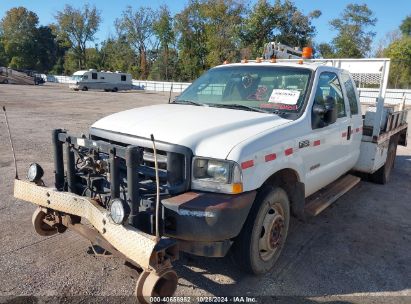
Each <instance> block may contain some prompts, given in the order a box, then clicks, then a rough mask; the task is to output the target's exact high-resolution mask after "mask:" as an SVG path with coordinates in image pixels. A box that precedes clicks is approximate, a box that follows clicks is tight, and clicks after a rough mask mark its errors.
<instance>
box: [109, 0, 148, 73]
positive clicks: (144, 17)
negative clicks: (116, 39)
mask: <svg viewBox="0 0 411 304" xmlns="http://www.w3.org/2000/svg"><path fill="white" fill-rule="evenodd" d="M155 18H156V14H155V12H154V11H153V10H152V9H151V8H149V7H140V8H139V9H137V10H136V11H134V10H133V9H132V7H131V6H128V7H127V8H126V10H125V11H123V13H122V16H121V18H119V19H117V20H116V22H115V26H116V29H117V33H118V34H119V36H124V37H125V38H126V41H127V42H128V43H129V44H130V46H131V47H132V48H134V49H135V50H137V52H138V56H139V59H140V76H141V78H142V79H146V78H147V76H148V74H149V67H148V66H147V62H148V61H147V49H148V48H150V47H152V45H153V42H152V40H151V39H152V37H153V34H154V31H153V24H154V20H155Z"/></svg>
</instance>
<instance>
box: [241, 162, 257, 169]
mask: <svg viewBox="0 0 411 304" xmlns="http://www.w3.org/2000/svg"><path fill="white" fill-rule="evenodd" d="M252 166H254V161H253V160H247V161H245V162H242V163H241V169H248V168H251V167H252Z"/></svg>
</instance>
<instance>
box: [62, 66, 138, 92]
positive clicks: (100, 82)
mask: <svg viewBox="0 0 411 304" xmlns="http://www.w3.org/2000/svg"><path fill="white" fill-rule="evenodd" d="M72 80H73V83H72V84H70V86H69V87H70V89H73V90H75V91H78V90H82V91H88V90H104V91H106V92H109V91H111V92H117V91H120V90H131V89H132V88H133V84H132V80H131V75H130V74H127V73H122V72H119V71H116V72H106V71H101V72H98V71H97V70H93V69H90V70H88V71H77V72H75V73H74V74H73V76H72Z"/></svg>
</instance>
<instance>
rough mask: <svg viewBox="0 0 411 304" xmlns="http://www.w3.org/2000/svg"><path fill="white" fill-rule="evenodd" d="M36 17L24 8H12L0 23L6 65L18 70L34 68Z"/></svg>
mask: <svg viewBox="0 0 411 304" xmlns="http://www.w3.org/2000/svg"><path fill="white" fill-rule="evenodd" d="M37 24H38V17H37V15H36V14H35V13H33V12H31V11H29V10H27V9H26V8H24V7H17V8H12V9H10V10H9V11H7V12H6V15H5V16H4V17H3V19H2V20H1V22H0V28H1V32H2V36H3V38H2V42H3V45H4V52H5V54H6V57H7V58H9V59H10V61H9V62H8V64H7V65H9V66H11V67H13V68H18V69H23V68H24V69H27V68H29V69H33V68H35V66H36V63H37V62H36V43H35V40H36V34H37Z"/></svg>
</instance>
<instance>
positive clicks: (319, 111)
mask: <svg viewBox="0 0 411 304" xmlns="http://www.w3.org/2000/svg"><path fill="white" fill-rule="evenodd" d="M313 112H314V114H316V115H318V116H321V117H322V116H323V115H324V114H325V113H326V112H327V109H326V108H325V106H323V105H320V104H317V103H316V104H314V106H313Z"/></svg>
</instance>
